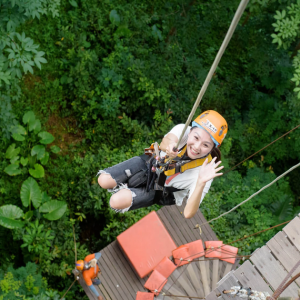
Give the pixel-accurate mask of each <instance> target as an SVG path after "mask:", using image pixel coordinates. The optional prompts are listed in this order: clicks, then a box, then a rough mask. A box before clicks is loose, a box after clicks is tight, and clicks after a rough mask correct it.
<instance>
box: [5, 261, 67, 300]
mask: <svg viewBox="0 0 300 300" xmlns="http://www.w3.org/2000/svg"><path fill="white" fill-rule="evenodd" d="M60 298H61V297H60V295H59V293H58V292H57V291H55V290H52V289H49V288H48V283H47V281H46V280H45V279H43V278H42V275H41V272H40V271H39V270H38V267H37V265H36V264H34V263H31V262H29V263H27V264H26V266H25V267H21V268H18V269H13V268H12V267H11V266H10V267H8V269H7V270H5V272H4V271H3V270H0V299H1V300H9V299H20V300H21V299H23V300H33V299H45V300H59V299H60ZM64 299H65V298H64Z"/></svg>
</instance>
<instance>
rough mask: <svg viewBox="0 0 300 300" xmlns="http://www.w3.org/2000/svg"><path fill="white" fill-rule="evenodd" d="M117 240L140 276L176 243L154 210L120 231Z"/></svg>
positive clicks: (150, 269)
mask: <svg viewBox="0 0 300 300" xmlns="http://www.w3.org/2000/svg"><path fill="white" fill-rule="evenodd" d="M117 241H118V243H119V245H120V246H121V248H122V249H123V251H124V253H125V254H126V256H127V257H128V259H129V261H130V262H131V264H132V265H133V267H134V269H135V270H136V272H137V274H138V275H139V276H140V277H141V278H144V277H145V276H146V275H148V274H149V273H150V272H151V271H152V270H153V269H154V268H155V267H156V266H157V265H158V263H159V262H160V261H161V260H162V259H163V258H164V257H166V256H167V257H170V256H171V255H172V251H173V250H174V249H176V244H175V243H174V241H173V240H172V238H171V236H170V235H169V233H168V231H167V230H166V228H165V226H164V225H163V223H162V222H161V220H160V219H159V217H158V215H157V214H156V212H155V211H152V212H151V213H149V214H148V215H147V216H145V217H144V218H143V219H141V220H140V221H138V222H137V223H135V224H134V225H132V226H131V227H130V228H128V229H127V230H126V231H124V232H123V233H121V234H120V235H119V236H118V237H117Z"/></svg>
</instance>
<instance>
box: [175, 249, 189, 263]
mask: <svg viewBox="0 0 300 300" xmlns="http://www.w3.org/2000/svg"><path fill="white" fill-rule="evenodd" d="M173 258H174V262H175V264H176V265H177V266H183V265H186V264H188V263H189V261H188V260H191V259H190V252H189V248H188V246H186V245H182V246H179V247H178V248H177V249H175V250H173ZM182 259H183V260H182Z"/></svg>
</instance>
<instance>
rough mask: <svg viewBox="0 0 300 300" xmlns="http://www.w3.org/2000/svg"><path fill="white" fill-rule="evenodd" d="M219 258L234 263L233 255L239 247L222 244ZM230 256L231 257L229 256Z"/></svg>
mask: <svg viewBox="0 0 300 300" xmlns="http://www.w3.org/2000/svg"><path fill="white" fill-rule="evenodd" d="M221 250H222V256H221V258H220V259H221V260H224V261H227V262H229V263H231V264H234V263H235V256H236V255H237V253H238V251H239V248H236V247H232V246H228V245H224V246H223V247H222V248H221ZM230 257H231V258H230Z"/></svg>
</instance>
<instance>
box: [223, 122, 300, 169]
mask: <svg viewBox="0 0 300 300" xmlns="http://www.w3.org/2000/svg"><path fill="white" fill-rule="evenodd" d="M298 127H300V124H299V125H297V126H296V127H294V128H293V129H291V130H289V131H288V132H286V133H285V134H283V135H282V136H281V137H279V138H277V139H276V140H275V141H273V142H271V143H270V144H268V145H267V146H265V147H263V148H261V149H260V150H258V151H257V152H255V153H253V154H252V155H250V156H249V157H247V158H246V159H244V160H243V161H241V162H239V163H238V164H237V165H235V166H233V167H232V168H230V169H229V170H228V171H226V172H224V174H223V175H225V174H227V173H229V172H230V171H232V170H233V169H234V168H236V167H237V166H239V165H240V164H242V163H243V162H245V161H246V160H248V159H249V158H251V157H253V156H254V155H256V154H257V153H259V152H260V151H262V150H264V149H266V148H268V147H269V146H271V145H272V144H274V143H275V142H277V141H278V140H280V139H281V138H283V137H284V136H286V135H287V134H289V133H290V132H292V131H294V130H295V129H297V128H298Z"/></svg>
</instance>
